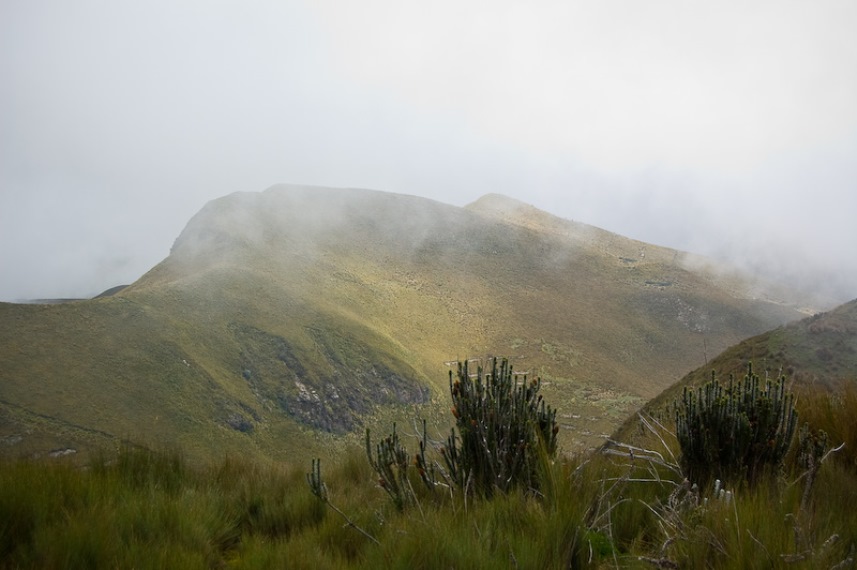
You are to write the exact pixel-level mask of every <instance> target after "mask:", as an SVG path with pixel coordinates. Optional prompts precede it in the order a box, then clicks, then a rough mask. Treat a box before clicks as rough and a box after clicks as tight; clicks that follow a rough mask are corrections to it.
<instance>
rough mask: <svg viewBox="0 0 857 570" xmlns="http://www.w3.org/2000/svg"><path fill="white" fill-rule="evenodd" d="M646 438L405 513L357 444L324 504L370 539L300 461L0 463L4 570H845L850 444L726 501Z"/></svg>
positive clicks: (828, 407)
mask: <svg viewBox="0 0 857 570" xmlns="http://www.w3.org/2000/svg"><path fill="white" fill-rule="evenodd" d="M855 413H857V398H852V397H851V396H850V395H848V396H847V397H842V398H838V399H836V400H830V401H821V400H818V401H816V402H814V403H812V407H811V408H809V409H808V410H807V412H806V413H805V415H804V417H812V416H813V414H815V415H816V416H818V418H819V419H817V421H819V422H821V418H823V419H824V422H825V425H826V427H828V429H830V430H831V437H832V438H833V437H841V436H845V437H851V434H853V432H849V433H848V434H839V433H834V432H833V428H834V426H845V425H848V426H853V425H854V424H853V418H854V417H855V415H854V414H855ZM846 420H847V421H846ZM661 435H663V434H661ZM655 440H657V441H655ZM838 443H839V442H838V441H832V442H831V444H832V445H838ZM658 445H661V447H660V448H658V449H656V450H657V451H658V452H659V453H660V454H661V455H662V456H663V458H664V461H660V460H659V459H658V458H657V456H655V455H652V454H648V455H647V454H645V453H641V452H637V453H635V454H634V455H633V456H631V455H630V454H626V455H621V454H620V455H612V456H608V455H603V454H593V455H590V456H587V457H579V458H575V459H565V460H562V461H557V462H555V463H552V464H545V465H543V469H544V481H545V483H544V484H543V488H542V493H541V494H540V495H539V496H533V495H531V494H526V493H524V492H512V493H510V494H508V495H497V496H495V497H494V498H493V499H491V500H484V499H479V498H476V497H472V496H471V497H466V498H465V497H464V496H463V495H462V494H461V493H451V492H449V491H448V490H443V489H436V490H435V491H429V490H428V489H426V488H425V487H421V482H420V481H419V479H417V478H414V480H413V486H414V489H415V491H416V494H417V497H418V501H417V505H416V506H413V507H410V508H408V509H406V510H404V511H398V510H397V509H396V508H394V507H393V505H392V503H391V502H390V501H389V500H388V498H387V496H386V495H385V494H384V493H383V491H382V490H381V489H380V488H379V487H378V485H377V484H376V483H375V481H376V479H375V475H374V473H373V472H372V471H371V469H370V467H369V465H368V463H367V461H366V458H365V457H364V456H363V454H362V452H360V451H358V450H355V451H353V452H351V453H349V454H346V455H345V456H344V457H342V458H341V459H340V460H339V461H338V462H337V463H336V464H335V465H327V464H325V466H324V471H323V476H324V478H325V481H326V484H327V486H328V488H329V499H330V502H331V503H332V504H333V505H335V506H336V507H337V508H339V509H340V510H341V511H342V512H343V513H345V514H347V516H348V517H349V519H350V520H351V522H352V523H353V524H354V525H356V526H358V527H359V528H360V529H361V530H362V531H363V533H365V534H363V533H361V532H358V530H357V529H355V528H353V527H352V526H350V525H349V524H348V523H347V522H346V521H345V520H344V519H343V518H342V517H341V516H340V515H339V514H337V513H336V512H335V511H333V510H332V509H329V508H327V506H326V505H325V504H324V503H322V502H320V501H319V500H318V499H316V497H314V496H313V495H312V494H311V493H310V491H309V488H308V486H307V484H306V480H305V473H304V471H305V469H304V468H300V469H287V468H284V467H282V466H280V465H277V464H261V463H259V462H252V461H245V460H242V459H235V458H232V459H227V460H223V461H221V462H219V463H216V464H211V465H207V466H197V465H193V466H192V465H191V464H190V463H189V462H187V461H185V460H184V459H183V458H182V457H181V456H180V455H179V454H176V453H164V452H151V451H147V450H140V449H125V450H122V451H121V452H120V453H119V455H118V458H113V459H111V460H109V461H108V460H106V459H104V460H99V461H95V462H94V463H93V464H91V465H90V466H89V467H87V468H85V469H81V468H79V467H74V466H72V465H63V464H52V465H46V464H44V463H35V462H6V463H0V567H4V568H99V567H111V568H131V567H133V568H212V567H217V568H313V569H319V568H381V567H383V568H568V567H573V568H585V567H591V568H600V567H606V568H613V567H622V568H656V567H666V568H669V567H687V568H830V567H839V568H846V567H853V559H854V557H855V550H857V510H855V509H854V508H853V506H854V505H857V469H855V463H854V449H850V448H849V447H848V445H846V447H845V448H844V449H843V450H842V451H840V452H838V453H836V454H834V455H833V456H831V459H830V460H828V461H825V462H824V464H823V465H822V467H821V469H820V470H819V471H818V474H817V477H816V479H815V480H814V484H813V486H812V488H811V490H810V492H809V493H805V491H806V482H807V478H806V477H801V475H802V473H801V471H800V469H799V468H797V463H796V462H795V461H794V460H792V464H791V465H787V467H786V469H785V470H784V471H783V472H782V473H776V474H771V475H769V476H768V477H767V478H766V479H765V480H764V481H763V482H762V483H761V484H759V485H757V486H756V487H754V488H752V489H750V488H740V487H738V488H734V489H729V491H730V493H731V499H730V498H727V497H726V496H724V497H719V496H717V495H715V494H714V492H713V489H693V488H692V487H691V485H690V484H689V483H688V482H685V481H684V480H683V477H682V474H681V473H680V472H679V471H677V470H676V467H675V465H674V463H673V461H672V460H671V457H670V451H673V452H674V451H675V450H674V448H671V446H673V445H674V442H672V441H671V440H670V439H669V436H668V435H666V436H664V440H663V442H662V441H661V440H660V438H653V439H652V445H651V446H650V448H651V449H655V448H657V446H658ZM620 451H621V450H620ZM647 457H648V459H647ZM305 467H307V468H308V466H305ZM805 495H806V497H808V498H806V499H805V498H804V497H805ZM366 535H371V536H372V537H374V538H375V539H377V544H376V543H375V542H373V541H372V540H370V539H369V538H367V536H366ZM849 560H850V562H849ZM837 565H839V566H837Z"/></svg>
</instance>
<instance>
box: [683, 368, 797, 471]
mask: <svg viewBox="0 0 857 570" xmlns="http://www.w3.org/2000/svg"><path fill="white" fill-rule="evenodd" d="M674 411H675V423H676V436H677V438H678V442H679V446H680V448H681V465H682V468H683V469H684V470H685V472H686V473H687V475H688V476H689V478H690V479H691V480H692V481H694V482H697V483H699V484H700V485H707V484H708V483H710V482H712V481H713V480H715V479H721V480H724V481H728V482H729V483H731V484H738V483H739V482H743V481H746V482H748V483H749V484H750V485H754V484H755V483H756V482H757V481H759V479H760V477H761V475H762V474H763V473H764V472H767V471H770V470H772V469H776V468H778V467H780V466H781V465H782V461H783V458H784V457H785V455H786V453H787V452H788V450H789V447H790V445H791V442H792V438H793V435H794V432H795V427H796V425H797V412H796V411H795V407H794V396H793V395H792V394H791V393H789V392H787V391H786V390H785V377H781V378H780V379H779V380H778V381H771V380H766V381H765V382H764V383H762V382H761V381H760V379H759V376H758V375H757V374H755V373H754V372H753V366H752V363H750V364H748V365H747V374H746V375H745V376H744V379H743V381H741V382H735V381H734V378H732V377H730V379H729V384H728V385H726V386H723V385H722V384H721V383H720V382H719V381H718V380H717V378H716V377H715V375H714V373H713V372H712V375H711V381H709V382H708V383H707V384H705V386H703V387H701V388H699V389H697V391H696V392H693V391H692V390H689V389H687V388H685V389H684V391H683V393H682V397H681V399H680V400H678V401H676V403H675V410H674Z"/></svg>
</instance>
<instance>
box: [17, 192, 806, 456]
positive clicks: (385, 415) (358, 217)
mask: <svg viewBox="0 0 857 570" xmlns="http://www.w3.org/2000/svg"><path fill="white" fill-rule="evenodd" d="M766 292H767V296H766ZM799 306H800V305H799V304H795V303H794V302H792V300H789V299H788V297H786V296H785V295H784V293H783V292H782V291H775V290H774V289H773V288H768V289H765V288H764V287H763V288H760V287H759V286H758V284H753V283H748V282H745V281H742V280H741V279H740V277H738V276H736V275H734V274H728V273H724V272H722V271H720V270H718V269H715V268H712V267H711V266H708V265H706V264H704V263H701V261H700V260H699V259H691V258H690V256H687V255H685V254H682V253H680V252H676V251H673V250H668V249H664V248H658V247H655V246H652V245H648V244H644V243H641V242H636V241H633V240H629V239H626V238H623V237H621V236H618V235H615V234H611V233H609V232H605V231H603V230H598V229H596V228H591V227H588V226H585V225H583V224H579V223H574V222H570V221H567V220H562V219H559V218H555V217H553V216H550V215H549V214H547V213H544V212H540V211H538V210H535V209H533V208H529V207H526V206H524V205H522V204H519V203H516V202H513V201H510V200H508V199H504V198H502V197H498V196H487V197H485V198H484V199H482V200H479V201H478V202H476V203H474V204H471V205H470V206H468V207H466V208H457V207H452V206H447V205H444V204H440V203H437V202H433V201H430V200H426V199H422V198H416V197H410V196H402V195H393V194H387V193H381V192H372V191H363V190H337V189H323V188H304V187H274V188H271V189H269V190H267V191H265V192H261V193H237V194H233V195H230V196H226V197H224V198H221V199H218V200H214V201H212V202H210V203H209V204H207V205H206V206H205V207H204V208H203V209H202V210H201V211H200V212H199V213H198V214H197V215H196V216H195V217H194V218H193V219H191V220H190V222H189V223H188V225H187V227H186V228H185V230H184V231H183V232H182V234H181V235H180V236H179V237H178V239H177V240H176V242H175V244H174V246H173V248H172V251H171V253H170V255H169V256H168V257H167V258H166V259H165V260H164V261H163V262H162V263H160V264H158V265H157V266H156V267H154V268H153V269H152V270H151V271H150V272H148V273H147V274H146V275H144V276H143V277H142V278H141V279H139V280H138V281H137V282H136V283H134V284H132V285H131V286H128V287H126V288H124V289H121V290H120V291H117V292H115V293H114V294H113V295H110V296H104V297H100V298H97V299H93V300H87V301H76V302H70V303H63V304H55V305H14V304H0V438H2V442H3V445H2V446H0V452H1V453H3V454H5V455H12V456H21V455H23V456H30V455H34V454H35V455H42V456H44V455H47V454H49V453H51V452H54V453H57V454H61V453H64V452H66V451H68V450H75V451H76V452H78V453H77V455H78V456H79V457H81V458H83V456H84V455H85V454H86V453H87V452H88V451H89V450H92V449H97V448H100V447H103V446H105V445H107V446H115V445H116V444H117V443H118V442H121V441H128V442H134V443H142V444H145V445H151V446H156V447H157V446H163V445H168V446H173V447H177V448H181V449H182V450H184V452H185V453H186V454H187V455H188V456H189V457H190V458H196V459H204V458H208V457H211V456H212V455H215V456H217V455H222V454H228V453H241V454H243V455H246V456H248V457H256V458H276V459H279V460H287V461H288V460H302V459H303V458H305V457H307V456H308V455H309V454H312V453H322V454H325V455H333V454H336V453H339V452H340V451H341V450H342V449H344V446H346V445H347V444H348V442H349V441H350V439H349V438H352V439H353V438H354V437H359V436H354V434H355V433H359V432H360V428H361V426H363V425H369V426H373V425H379V424H384V425H386V424H387V423H388V422H389V421H390V420H391V419H394V418H399V419H402V420H407V421H410V419H411V418H413V417H415V416H416V415H418V414H419V415H423V416H427V417H428V418H429V419H430V420H431V421H432V422H433V423H434V424H436V425H437V426H441V425H443V424H444V422H445V421H446V419H445V414H444V413H443V410H445V408H446V403H445V402H446V400H445V392H446V383H447V380H446V378H447V376H446V374H447V370H448V367H447V366H446V365H445V362H448V361H452V360H456V359H459V358H465V357H470V356H472V357H484V356H487V355H491V354H498V355H508V356H510V357H511V358H512V360H513V363H514V365H515V367H516V369H517V370H519V371H522V372H523V371H527V372H529V373H530V374H531V375H540V376H542V378H543V379H544V380H545V387H544V389H543V391H544V393H545V396H546V397H547V398H549V399H550V400H551V401H553V402H555V403H556V406H557V407H558V408H559V410H560V416H561V418H560V419H561V424H562V427H563V431H562V433H561V442H562V446H563V448H564V449H566V450H573V449H578V448H580V447H584V446H589V445H593V444H594V443H597V442H598V440H599V437H600V436H601V434H604V433H610V432H611V431H612V430H613V429H614V428H615V427H616V426H617V425H619V424H620V423H621V422H622V421H623V420H624V419H625V418H626V417H627V415H628V414H629V413H630V412H631V411H633V410H634V409H635V408H636V407H638V406H639V405H641V404H642V403H643V402H644V401H645V400H646V399H648V398H651V397H653V396H655V395H656V394H658V393H659V392H660V391H661V390H663V389H664V388H666V387H667V386H669V385H671V384H672V383H674V382H675V381H676V380H677V379H678V378H680V377H681V376H682V375H683V374H685V373H686V372H687V371H688V370H691V369H694V368H696V367H697V366H699V365H700V364H702V363H703V362H704V359H705V358H706V355H710V354H716V353H717V352H719V351H720V350H722V349H724V348H725V347H727V346H730V345H732V344H734V343H735V342H737V341H738V340H740V339H742V338H746V337H747V336H750V335H753V334H758V333H759V332H761V331H764V330H768V329H770V328H772V327H776V326H778V325H782V324H784V323H786V322H788V321H791V320H794V319H796V318H798V317H799V316H801V315H802V313H801V312H800V310H798V308H797V307H799Z"/></svg>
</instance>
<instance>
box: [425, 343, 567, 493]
mask: <svg viewBox="0 0 857 570" xmlns="http://www.w3.org/2000/svg"><path fill="white" fill-rule="evenodd" d="M540 388H541V380H540V379H536V380H533V381H530V382H528V381H527V378H526V377H523V378H522V380H519V379H518V376H516V375H515V374H514V373H513V371H512V366H511V365H510V364H509V362H508V360H506V359H500V360H498V359H496V358H494V359H492V360H491V368H490V370H489V371H488V372H486V371H485V370H483V368H482V367H481V366H480V367H479V368H478V369H477V371H476V374H475V375H472V376H471V374H470V371H469V370H468V367H467V362H463V363H462V362H459V363H458V370H457V374H455V375H453V372H452V371H450V373H449V391H450V394H451V396H452V413H453V415H454V416H455V427H454V428H453V429H452V432H451V434H450V436H449V438H448V439H447V445H446V446H445V447H443V448H442V449H441V453H442V456H443V459H444V462H445V463H446V466H447V468H448V470H449V476H450V478H451V479H452V481H453V482H454V483H455V484H456V485H458V486H459V487H461V488H463V489H466V490H474V491H476V492H478V493H481V494H483V495H486V496H490V495H492V494H493V493H494V491H495V490H499V491H503V492H505V491H508V490H510V489H512V488H514V487H516V486H519V485H520V486H523V487H524V488H525V489H528V490H529V489H532V490H538V487H539V461H540V458H544V457H547V458H550V457H553V456H554V455H555V454H556V445H557V440H556V436H557V433H558V432H559V427H558V426H557V423H556V410H554V409H552V408H551V407H550V406H548V405H546V404H545V402H544V400H543V399H542V396H541V395H539V390H540Z"/></svg>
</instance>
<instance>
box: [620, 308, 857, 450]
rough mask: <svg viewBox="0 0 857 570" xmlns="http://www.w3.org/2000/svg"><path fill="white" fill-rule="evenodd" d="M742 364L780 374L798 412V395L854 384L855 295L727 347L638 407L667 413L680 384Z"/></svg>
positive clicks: (737, 370) (737, 369) (623, 437)
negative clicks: (829, 308) (837, 305)
mask: <svg viewBox="0 0 857 570" xmlns="http://www.w3.org/2000/svg"><path fill="white" fill-rule="evenodd" d="M748 363H753V369H754V371H755V372H756V373H757V374H759V375H760V376H762V377H764V376H768V377H771V378H779V377H781V376H785V377H786V381H787V386H788V388H789V390H791V391H793V392H794V393H795V394H797V396H798V403H797V407H798V410H799V411H800V409H801V404H802V399H807V398H808V399H809V400H811V401H812V400H814V399H815V398H816V397H817V395H818V394H824V393H837V392H841V391H842V389H843V388H846V387H851V388H853V387H854V386H857V299H855V300H853V301H849V302H848V303H845V304H843V305H840V306H839V307H836V308H834V309H833V310H830V311H827V312H822V313H817V314H815V315H812V316H810V317H807V318H804V319H801V320H799V321H795V322H791V323H788V324H786V325H783V326H779V327H777V328H775V329H773V330H770V331H767V332H764V333H762V334H759V335H755V336H752V337H750V338H747V339H745V340H743V341H741V342H739V343H737V344H735V345H733V346H731V347H729V348H728V349H726V350H725V351H723V352H722V353H720V354H719V355H718V356H717V357H716V358H714V359H712V360H711V361H709V362H706V363H705V364H704V365H702V366H700V367H699V368H697V369H695V370H693V371H691V372H689V373H688V374H687V375H685V376H684V377H683V378H682V379H681V380H679V381H678V382H676V383H675V384H674V385H673V386H670V387H669V388H668V389H666V390H664V392H663V393H661V394H660V395H659V396H657V397H656V398H654V399H653V400H651V401H650V402H648V403H647V404H646V405H645V406H644V408H643V411H644V412H647V413H650V414H654V415H664V414H666V415H667V416H668V417H671V416H670V413H669V407H670V406H671V405H672V403H673V402H674V401H675V400H676V399H677V398H679V397H680V396H681V393H682V391H683V390H684V388H685V387H690V388H696V387H698V386H702V385H704V384H705V383H706V382H708V381H709V380H710V379H711V373H712V371H713V372H715V374H716V375H717V377H718V378H719V379H720V380H721V381H727V380H728V378H729V376H730V375H731V376H734V377H735V378H737V379H740V378H743V376H744V375H745V374H746V373H747V364H748ZM637 423H638V422H637V420H636V417H631V418H629V419H628V420H627V421H626V422H625V423H624V424H623V425H622V426H621V428H620V429H619V430H617V432H616V434H614V437H613V439H615V440H619V441H628V440H629V439H633V434H634V432H635V430H636V425H637Z"/></svg>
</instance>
